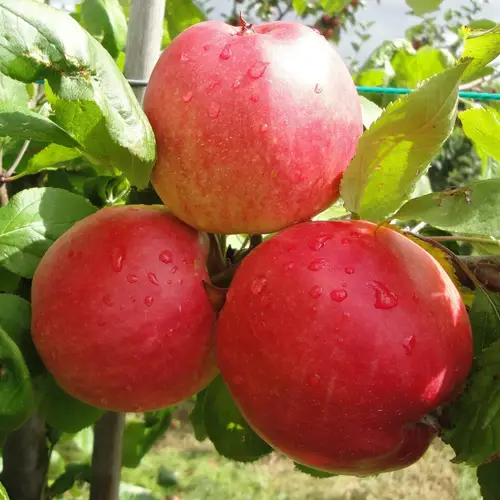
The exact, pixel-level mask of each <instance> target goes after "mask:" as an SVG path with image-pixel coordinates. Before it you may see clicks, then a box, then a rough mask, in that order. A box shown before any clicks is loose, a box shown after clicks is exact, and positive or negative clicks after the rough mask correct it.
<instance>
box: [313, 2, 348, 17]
mask: <svg viewBox="0 0 500 500" xmlns="http://www.w3.org/2000/svg"><path fill="white" fill-rule="evenodd" d="M349 3H350V0H321V2H320V5H321V7H322V9H323V10H324V11H326V13H327V14H328V15H329V16H331V15H332V14H336V13H337V12H340V11H341V10H342V9H343V8H344V7H345V6H346V5H348V4H349Z"/></svg>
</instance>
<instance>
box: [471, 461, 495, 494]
mask: <svg viewBox="0 0 500 500" xmlns="http://www.w3.org/2000/svg"><path fill="white" fill-rule="evenodd" d="M477 481H478V483H479V487H480V489H481V497H482V498H483V500H497V499H498V492H499V491H500V460H493V461H492V462H489V463H487V464H482V465H480V466H479V467H478V468H477Z"/></svg>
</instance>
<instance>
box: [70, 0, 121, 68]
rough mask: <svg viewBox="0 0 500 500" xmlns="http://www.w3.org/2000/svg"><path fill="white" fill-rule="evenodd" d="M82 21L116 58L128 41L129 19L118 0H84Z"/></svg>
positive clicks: (81, 12)
mask: <svg viewBox="0 0 500 500" xmlns="http://www.w3.org/2000/svg"><path fill="white" fill-rule="evenodd" d="M80 14H81V17H80V23H81V24H82V26H83V27H84V28H85V29H86V30H87V31H89V32H90V33H91V34H92V35H94V36H97V37H102V40H101V45H102V46H103V47H104V48H105V49H106V50H107V51H108V52H109V53H110V55H111V57H112V58H113V59H116V58H117V57H118V55H119V53H120V52H121V51H122V50H124V49H125V45H126V43H127V19H126V18H125V14H124V12H123V8H122V6H121V5H120V2H119V1H118V0H84V1H83V3H82V4H81V7H80Z"/></svg>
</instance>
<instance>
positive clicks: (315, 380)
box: [308, 373, 321, 386]
mask: <svg viewBox="0 0 500 500" xmlns="http://www.w3.org/2000/svg"><path fill="white" fill-rule="evenodd" d="M320 380H321V377H320V376H319V375H318V374H317V373H314V374H312V375H311V376H310V377H309V379H308V382H309V385H312V386H315V385H318V384H319V382H320Z"/></svg>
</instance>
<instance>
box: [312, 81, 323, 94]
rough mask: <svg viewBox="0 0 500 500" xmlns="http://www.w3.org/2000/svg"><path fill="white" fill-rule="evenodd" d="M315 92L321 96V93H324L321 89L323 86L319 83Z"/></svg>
mask: <svg viewBox="0 0 500 500" xmlns="http://www.w3.org/2000/svg"><path fill="white" fill-rule="evenodd" d="M314 92H316V94H321V92H323V87H321V85H320V84H319V83H317V84H316V87H314Z"/></svg>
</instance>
